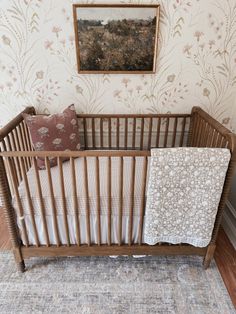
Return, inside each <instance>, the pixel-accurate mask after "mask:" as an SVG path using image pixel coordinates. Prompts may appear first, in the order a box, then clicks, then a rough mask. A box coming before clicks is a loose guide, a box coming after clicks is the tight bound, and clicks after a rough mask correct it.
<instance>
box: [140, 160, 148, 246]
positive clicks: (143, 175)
mask: <svg viewBox="0 0 236 314" xmlns="http://www.w3.org/2000/svg"><path fill="white" fill-rule="evenodd" d="M147 165H148V159H147V157H144V164H143V174H142V192H141V193H142V194H141V197H142V199H141V203H140V220H139V234H138V239H139V245H141V244H142V238H143V216H144V208H145V193H146V181H147Z"/></svg>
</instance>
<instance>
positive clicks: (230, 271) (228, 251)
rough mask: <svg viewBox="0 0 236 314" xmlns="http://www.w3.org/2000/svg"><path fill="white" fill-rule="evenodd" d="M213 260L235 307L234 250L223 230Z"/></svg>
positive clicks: (235, 273)
mask: <svg viewBox="0 0 236 314" xmlns="http://www.w3.org/2000/svg"><path fill="white" fill-rule="evenodd" d="M215 261H216V263H217V266H218V269H219V271H220V273H221V276H222V278H223V280H224V283H225V286H226V288H227V290H228V292H229V295H230V297H231V299H232V302H233V304H234V306H235V308H236V251H235V249H234V247H233V245H232V244H231V242H230V241H229V239H228V237H227V235H226V234H225V232H224V230H223V229H221V230H220V234H219V237H218V241H217V247H216V252H215Z"/></svg>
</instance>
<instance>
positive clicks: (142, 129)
mask: <svg viewBox="0 0 236 314" xmlns="http://www.w3.org/2000/svg"><path fill="white" fill-rule="evenodd" d="M143 131H144V118H141V131H140V132H141V134H140V150H143Z"/></svg>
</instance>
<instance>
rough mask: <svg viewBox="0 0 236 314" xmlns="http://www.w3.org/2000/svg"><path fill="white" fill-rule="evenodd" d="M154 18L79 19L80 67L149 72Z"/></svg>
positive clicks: (153, 38) (152, 48)
mask: <svg viewBox="0 0 236 314" xmlns="http://www.w3.org/2000/svg"><path fill="white" fill-rule="evenodd" d="M155 35H156V17H154V18H153V19H144V20H142V19H122V20H110V21H108V22H107V23H104V21H102V20H82V19H79V20H78V36H79V53H80V70H84V71H152V70H153V61H154V50H155Z"/></svg>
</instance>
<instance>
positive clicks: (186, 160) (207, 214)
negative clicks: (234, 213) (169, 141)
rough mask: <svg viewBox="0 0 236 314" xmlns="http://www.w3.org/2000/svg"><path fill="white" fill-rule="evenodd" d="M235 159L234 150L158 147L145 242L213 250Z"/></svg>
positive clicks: (153, 155)
mask: <svg viewBox="0 0 236 314" xmlns="http://www.w3.org/2000/svg"><path fill="white" fill-rule="evenodd" d="M229 160H230V151H229V150H228V149H221V148H164V149H156V148H155V149H152V151H151V166H150V176H149V183H148V191H147V204H146V212H145V225H144V242H145V243H147V244H150V245H154V244H156V243H158V242H168V243H172V244H177V243H188V244H192V245H194V246H198V247H205V246H207V245H208V244H209V242H210V240H211V234H212V230H213V227H214V222H215V218H216V214H217V209H218V205H219V201H220V197H221V194H222V189H223V185H224V180H225V176H226V172H227V169H228V164H229Z"/></svg>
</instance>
